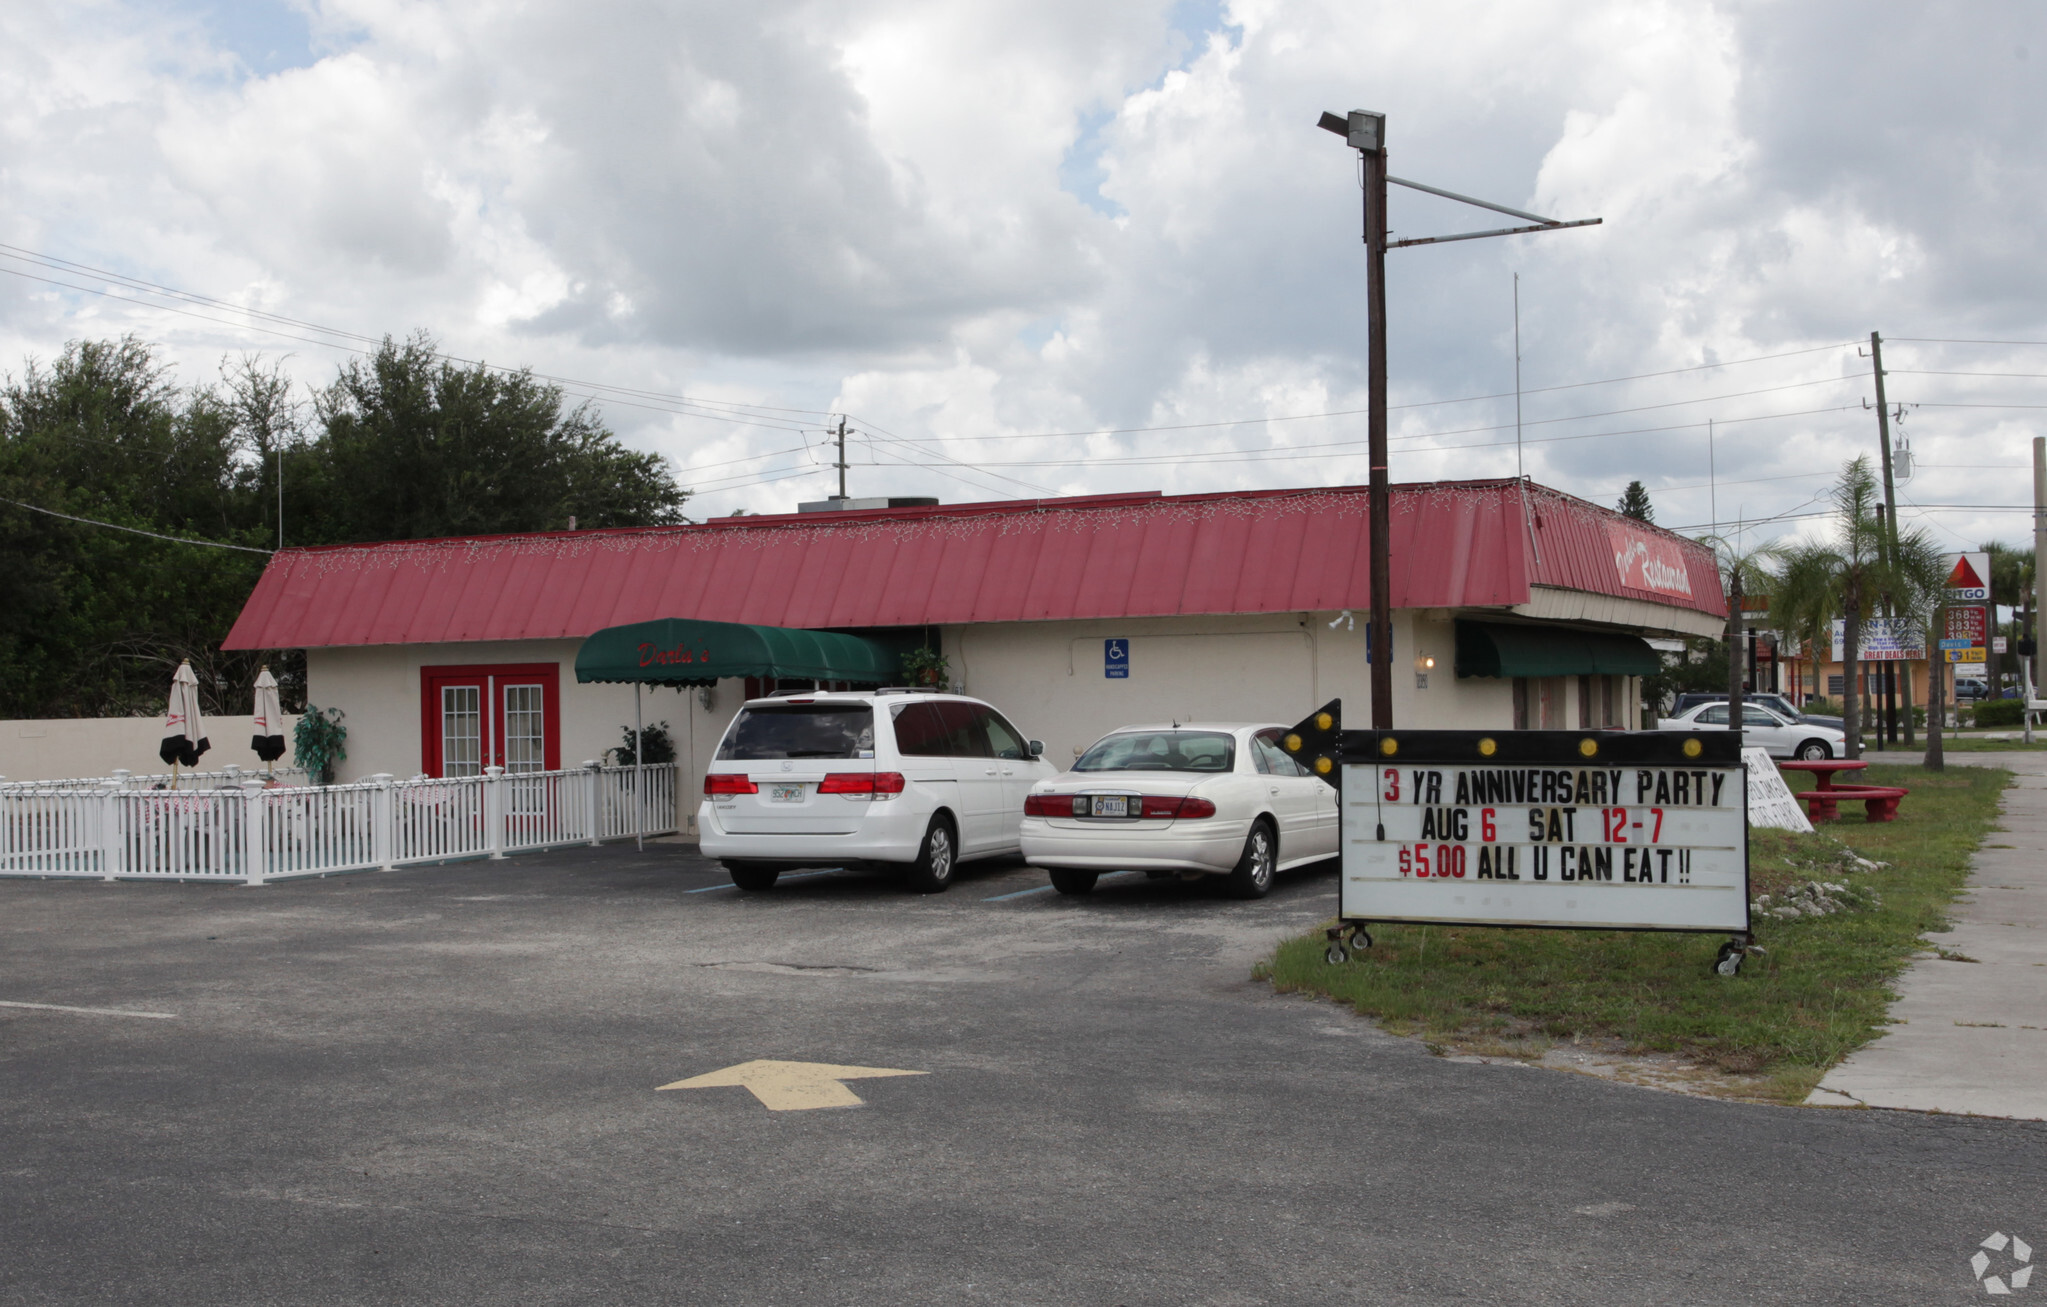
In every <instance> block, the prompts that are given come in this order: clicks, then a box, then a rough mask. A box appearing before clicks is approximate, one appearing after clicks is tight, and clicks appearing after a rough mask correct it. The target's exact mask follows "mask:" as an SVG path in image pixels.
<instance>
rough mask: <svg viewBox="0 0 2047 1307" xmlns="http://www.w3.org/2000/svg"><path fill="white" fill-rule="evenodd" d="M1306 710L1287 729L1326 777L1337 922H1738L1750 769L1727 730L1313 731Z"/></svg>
mask: <svg viewBox="0 0 2047 1307" xmlns="http://www.w3.org/2000/svg"><path fill="white" fill-rule="evenodd" d="M1335 707H1336V705H1331V706H1330V708H1325V709H1324V710H1323V712H1322V713H1321V714H1318V717H1319V718H1326V719H1333V717H1334V713H1333V712H1332V709H1334V708H1335ZM1316 720H1317V718H1310V719H1309V721H1307V722H1303V723H1302V724H1301V726H1300V727H1297V728H1296V730H1295V735H1294V736H1290V737H1289V741H1291V740H1292V739H1293V738H1297V737H1298V738H1301V740H1302V745H1303V747H1302V748H1301V749H1299V750H1296V751H1295V752H1296V754H1297V755H1303V754H1306V755H1310V756H1307V757H1304V761H1306V762H1307V763H1308V764H1309V766H1310V768H1311V770H1316V771H1318V772H1320V774H1323V775H1324V776H1325V777H1330V776H1333V777H1335V778H1337V779H1339V781H1340V783H1339V784H1338V786H1337V788H1338V790H1339V792H1340V793H1341V796H1342V798H1341V811H1342V841H1343V843H1342V851H1343V873H1342V874H1343V880H1342V888H1341V891H1340V909H1339V915H1340V916H1341V917H1342V918H1344V919H1345V920H1346V921H1356V922H1372V921H1387V922H1441V923H1446V924H1465V925H1489V926H1554V927H1565V928H1573V929H1605V930H1695V931H1731V932H1736V933H1739V934H1743V935H1746V934H1747V932H1748V929H1749V915H1748V905H1749V893H1748V792H1747V771H1746V769H1745V768H1744V767H1743V765H1742V760H1741V753H1740V740H1739V737H1737V736H1736V735H1735V734H1734V733H1733V732H1729V731H1705V732H1697V733H1692V732H1677V731H1671V732H1663V731H1627V732H1621V731H1498V732H1481V731H1332V732H1330V737H1333V738H1329V737H1325V738H1324V739H1320V740H1317V739H1311V738H1309V737H1310V736H1313V735H1315V734H1318V733H1316V732H1313V731H1311V730H1310V729H1309V728H1310V727H1312V725H1313V724H1314V723H1315V721H1316ZM1304 732H1305V734H1304ZM1317 745H1320V746H1322V748H1321V749H1320V750H1318V749H1317V748H1316V746H1317ZM1331 753H1333V754H1334V755H1335V756H1334V757H1333V758H1332V759H1331V766H1330V767H1329V768H1327V769H1326V770H1324V769H1323V768H1322V767H1321V766H1320V760H1321V758H1322V757H1324V756H1328V755H1329V754H1331Z"/></svg>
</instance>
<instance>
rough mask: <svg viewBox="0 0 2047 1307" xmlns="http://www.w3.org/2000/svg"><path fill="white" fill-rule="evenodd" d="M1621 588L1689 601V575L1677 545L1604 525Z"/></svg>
mask: <svg viewBox="0 0 2047 1307" xmlns="http://www.w3.org/2000/svg"><path fill="white" fill-rule="evenodd" d="M1606 538H1607V541H1608V543H1610V544H1611V545H1612V546H1613V565H1614V568H1615V569H1616V570H1617V571H1618V572H1619V573H1620V578H1621V585H1623V586H1624V587H1626V588H1627V589H1630V590H1646V591H1648V592H1649V593H1650V594H1659V595H1684V596H1685V597H1686V598H1690V597H1691V593H1692V574H1691V571H1690V569H1689V568H1687V567H1686V566H1685V556H1684V553H1683V551H1682V550H1680V549H1679V547H1678V545H1677V542H1676V541H1674V540H1668V539H1665V538H1664V537H1663V536H1660V535H1657V534H1655V533H1653V532H1649V531H1644V530H1642V529H1641V528H1639V527H1633V526H1629V525H1627V524H1625V523H1622V522H1608V523H1607V524H1606Z"/></svg>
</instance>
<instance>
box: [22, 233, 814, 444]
mask: <svg viewBox="0 0 2047 1307" xmlns="http://www.w3.org/2000/svg"><path fill="white" fill-rule="evenodd" d="M0 273H6V274H7V275H8V276H11V277H19V278H21V279H23V280H25V281H34V282H41V283H42V284H44V285H48V286H56V287H59V288H60V289H64V290H73V291H80V292H82V293H84V294H88V295H99V296H102V297H103V298H106V299H111V300H117V301H119V302H121V303H123V304H133V305H135V306H137V307H138V308H145V309H155V310H158V311H160V312H165V313H176V314H179V315H180V316H182V317H188V318H195V319H197V320H199V321H201V322H211V323H213V324H215V325H216V326H223V327H233V328H236V329H238V330H249V331H260V332H262V333H264V334H265V335H270V336H276V337H279V338H281V339H284V340H295V341H298V342H300V343H301V344H307V345H317V346H319V347H321V348H322V349H336V350H340V351H342V352H344V353H348V354H355V355H369V354H371V353H373V352H374V351H373V350H372V349H369V348H364V347H360V346H355V345H348V344H341V343H337V342H335V341H333V340H322V339H317V338H315V337H312V336H307V335H302V334H300V333H298V332H293V331H286V330H284V329H283V328H281V327H272V326H266V325H264V324H263V323H261V322H233V321H229V320H228V319H225V318H220V317H215V316H213V315H211V314H206V313H199V312H196V311H194V310H192V309H189V308H181V307H179V306H178V305H176V304H161V303H157V302H154V301H150V300H142V299H136V298H135V297H134V296H131V295H117V294H115V293H114V292H113V291H109V290H103V289H101V288H98V287H94V286H81V285H78V284H76V283H75V282H69V281H58V280H56V279H54V278H51V277H38V276H36V275H35V274H33V273H29V272H23V271H22V270H21V269H19V268H9V267H4V266H0ZM226 307H227V308H228V309H229V310H230V311H232V312H237V313H245V314H248V315H250V316H275V315H264V314H262V312H261V310H255V309H242V308H238V307H235V306H232V305H230V306H226ZM280 320H281V321H286V322H290V321H292V320H291V319H280ZM310 330H314V331H319V332H324V333H327V334H329V335H333V336H338V337H341V338H343V339H344V340H347V339H359V340H367V339H369V338H368V337H363V336H361V335H359V333H355V332H347V331H342V330H340V329H338V328H330V327H312V328H310ZM382 344H383V342H382V340H377V341H376V342H375V345H376V346H377V347H378V348H381V347H382ZM432 356H433V357H434V358H437V359H440V360H442V361H444V362H448V363H459V364H463V365H466V366H472V367H479V368H485V369H487V370H489V371H492V372H498V373H502V374H504V375H507V376H516V375H519V374H520V373H521V372H527V373H528V374H529V375H531V376H532V377H534V378H535V379H536V380H540V381H546V382H549V383H552V384H556V385H560V386H562V387H563V389H564V391H565V393H567V394H569V395H572V396H574V397H575V398H578V399H589V400H595V401H598V402H600V403H607V404H622V405H624V406H626V407H628V408H642V409H650V410H653V411H656V412H663V413H674V414H676V415H678V416H682V417H697V418H704V419H707V420H710V421H714V422H728V423H731V424H733V425H735V426H752V427H762V428H765V429H768V430H776V431H792V432H794V431H803V430H806V429H808V428H809V426H810V425H811V424H799V423H796V422H793V421H791V420H789V419H786V418H781V417H778V416H776V414H778V413H782V412H787V413H809V414H813V415H816V416H827V414H826V412H825V410H822V409H815V410H811V409H784V410H766V411H754V410H751V409H748V408H743V407H740V406H737V405H733V404H731V403H730V402H729V401H707V400H698V399H693V398H691V397H689V396H686V395H675V396H669V395H663V394H661V392H658V391H654V392H649V391H639V390H634V389H630V388H627V387H621V386H612V385H609V384H607V383H604V382H594V381H586V380H581V379H577V378H571V377H563V376H558V375H554V374H550V373H539V372H530V371H529V370H528V369H523V368H512V367H507V366H505V365H503V364H498V363H487V362H483V361H481V360H477V359H467V358H463V357H461V356H460V355H455V354H448V353H445V352H443V351H440V350H434V351H432ZM571 387H580V389H571ZM630 396H643V397H651V398H637V399H636V398H630Z"/></svg>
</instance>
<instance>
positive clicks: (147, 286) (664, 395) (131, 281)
mask: <svg viewBox="0 0 2047 1307" xmlns="http://www.w3.org/2000/svg"><path fill="white" fill-rule="evenodd" d="M0 258H14V259H17V260H20V261H22V262H29V263H38V264H41V265H42V266H45V267H49V268H52V269H56V270H61V271H76V272H84V273H90V274H92V275H94V276H99V277H106V278H108V279H110V280H112V281H115V282H117V283H120V284H123V285H126V286H128V287H131V288H134V289H138V290H144V291H147V292H150V293H153V294H158V295H166V296H171V297H174V298H177V299H181V300H184V301H187V302H189V303H193V304H199V305H203V306H208V307H217V308H223V309H227V310H229V311H231V312H234V313H240V314H243V315H245V316H248V317H256V318H264V319H267V320H269V321H272V322H279V323H283V324H285V325H288V326H294V327H302V328H305V329H306V330H309V331H317V332H321V333H322V334H325V335H329V336H339V337H343V338H345V339H350V340H358V341H361V342H363V343H364V344H367V345H370V346H372V347H380V346H381V345H382V344H383V339H382V338H381V337H377V336H368V335H364V334H363V333H361V332H357V331H348V330H345V329H343V328H340V327H328V326H323V325H321V324H320V323H317V322H309V321H306V320H305V319H303V318H293V317H287V316H286V315H284V314H281V313H272V312H270V311H269V310H267V309H253V308H250V307H248V306H247V305H242V304H236V303H234V302H233V301H231V300H223V299H216V298H214V297H213V296H211V295H201V294H199V293H197V292H196V291H188V290H181V289H179V288H178V287H176V286H166V285H164V284H163V283H161V282H154V281H149V280H147V279H145V278H142V277H135V276H131V275H129V274H127V273H121V272H114V271H112V270H110V269H107V268H97V267H94V266H92V265H91V264H87V263H76V262H73V261H72V260H70V259H64V258H59V257H58V256H57V255H54V254H47V253H44V252H43V251H41V250H31V249H28V248H26V247H24V246H20V245H9V244H6V243H5V242H0ZM38 280H40V279H38ZM52 284H55V285H63V284H66V283H52ZM73 289H77V290H84V289H87V288H86V287H73ZM131 302H135V303H141V302H142V301H131ZM157 307H160V306H157ZM210 320H211V321H218V319H210ZM434 356H435V357H436V358H443V359H446V360H448V361H449V362H451V363H462V364H467V365H470V366H473V367H487V368H491V369H492V370H494V371H499V372H516V371H519V370H520V369H515V368H506V367H503V366H501V365H497V364H489V363H485V362H483V361H482V360H479V359H465V358H461V357H459V356H457V355H453V354H449V353H446V352H445V351H442V350H435V351H434ZM533 375H535V376H542V375H543V374H541V373H534V374H533ZM545 379H547V380H551V381H563V382H567V383H569V384H573V385H579V386H589V387H593V388H597V389H603V390H612V391H617V392H619V393H621V394H628V395H638V396H640V397H642V398H649V399H665V400H671V401H675V402H679V403H687V404H693V405H699V406H704V407H714V408H725V409H731V410H733V411H734V412H754V413H761V412H765V413H800V414H805V415H807V416H811V417H829V416H831V414H830V413H829V412H827V411H826V410H824V409H803V408H782V407H777V406H774V405H769V404H745V403H740V402H738V401H734V400H708V399H702V398H699V397H695V396H690V395H679V394H671V393H668V392H664V391H649V390H641V389H637V388H633V387H625V386H613V385H610V384H608V383H605V382H598V381H588V380H582V379H578V378H574V377H553V376H549V377H546V378H545Z"/></svg>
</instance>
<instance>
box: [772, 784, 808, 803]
mask: <svg viewBox="0 0 2047 1307" xmlns="http://www.w3.org/2000/svg"><path fill="white" fill-rule="evenodd" d="M768 802H769V803H801V802H803V787H802V786H801V785H771V786H769V787H768Z"/></svg>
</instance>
